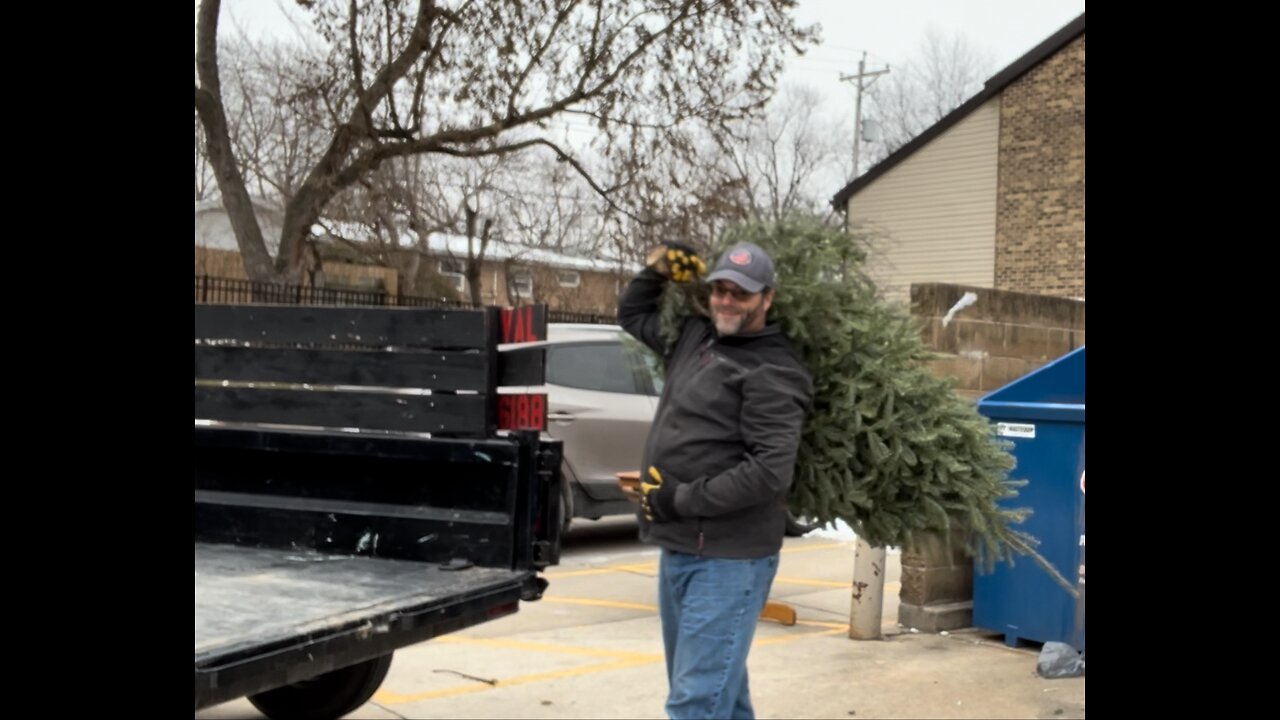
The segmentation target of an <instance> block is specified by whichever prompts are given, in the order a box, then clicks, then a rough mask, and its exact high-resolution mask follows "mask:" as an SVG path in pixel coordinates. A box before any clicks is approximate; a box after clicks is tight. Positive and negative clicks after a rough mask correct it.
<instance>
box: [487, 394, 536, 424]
mask: <svg viewBox="0 0 1280 720" xmlns="http://www.w3.org/2000/svg"><path fill="white" fill-rule="evenodd" d="M546 408H547V396H546V395H499V396H498V428H499V429H502V430H545V429H546V427H547V410H546Z"/></svg>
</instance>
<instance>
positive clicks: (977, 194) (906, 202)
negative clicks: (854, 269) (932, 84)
mask: <svg viewBox="0 0 1280 720" xmlns="http://www.w3.org/2000/svg"><path fill="white" fill-rule="evenodd" d="M999 134H1000V100H999V98H998V97H997V98H992V99H991V100H990V101H988V102H987V103H985V104H983V105H982V106H981V107H979V108H978V109H977V110H974V111H973V112H972V113H970V115H969V116H968V117H966V118H965V119H963V120H961V121H960V122H959V123H957V124H956V125H955V126H953V127H951V128H949V129H947V130H946V132H944V133H942V134H941V135H939V136H938V137H936V138H934V139H933V140H932V141H931V142H929V143H928V144H927V145H925V146H924V147H922V148H920V149H919V150H917V151H916V152H915V153H913V154H912V155H911V156H910V157H908V158H906V159H905V160H903V161H902V162H901V163H899V164H898V165H896V166H895V167H893V168H892V169H890V170H889V171H888V172H886V173H885V174H884V175H882V176H880V177H878V178H876V179H875V180H874V181H872V182H871V184H869V185H867V186H866V187H864V188H863V189H862V190H860V191H859V192H857V193H856V194H855V195H854V196H853V197H852V198H850V200H849V208H848V213H849V220H850V226H851V230H853V231H854V232H857V231H858V230H860V229H861V230H866V231H870V232H871V233H872V234H873V235H875V236H877V237H876V239H875V241H874V247H873V250H872V255H871V257H870V258H869V259H868V261H867V273H868V274H869V275H870V276H871V277H872V279H874V280H875V282H876V284H877V286H879V287H880V289H881V291H882V292H883V293H884V295H885V297H886V298H887V299H889V300H899V301H903V302H906V301H907V300H909V296H910V290H911V283H920V282H947V283H957V284H961V285H977V286H980V287H992V286H993V285H994V282H995V234H996V180H997V173H996V170H997V159H998V157H999V152H998V151H999Z"/></svg>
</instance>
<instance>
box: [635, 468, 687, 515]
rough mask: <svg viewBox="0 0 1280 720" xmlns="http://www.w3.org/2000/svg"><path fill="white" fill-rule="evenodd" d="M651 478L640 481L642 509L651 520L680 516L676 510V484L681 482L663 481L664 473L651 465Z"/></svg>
mask: <svg viewBox="0 0 1280 720" xmlns="http://www.w3.org/2000/svg"><path fill="white" fill-rule="evenodd" d="M649 479H651V480H652V481H653V482H649V481H647V480H644V479H642V480H641V482H640V509H641V510H642V511H643V512H644V517H645V519H646V520H648V521H649V522H668V521H670V520H675V519H676V518H677V517H679V514H678V513H677V512H676V485H678V484H679V483H676V482H669V483H665V484H664V483H663V482H662V473H660V472H658V468H656V467H654V466H652V465H650V466H649Z"/></svg>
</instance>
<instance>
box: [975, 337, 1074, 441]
mask: <svg viewBox="0 0 1280 720" xmlns="http://www.w3.org/2000/svg"><path fill="white" fill-rule="evenodd" d="M978 410H979V412H981V413H982V414H984V415H987V416H996V415H998V416H1000V417H1009V418H1022V417H1025V418H1027V419H1041V420H1076V421H1079V422H1084V348H1083V347H1081V348H1078V349H1076V350H1073V351H1071V352H1069V353H1067V354H1066V355H1063V356H1062V357H1060V358H1058V359H1057V360H1054V361H1053V362H1051V363H1049V364H1047V365H1045V366H1043V367H1040V368H1037V369H1036V370H1034V371H1032V372H1029V373H1027V374H1026V375H1023V376H1022V377H1020V378H1018V379H1017V380H1014V381H1013V382H1011V383H1009V384H1008V385H1005V386H1004V387H1002V388H999V389H998V390H992V391H991V392H989V393H987V394H986V395H984V396H982V397H981V398H979V399H978Z"/></svg>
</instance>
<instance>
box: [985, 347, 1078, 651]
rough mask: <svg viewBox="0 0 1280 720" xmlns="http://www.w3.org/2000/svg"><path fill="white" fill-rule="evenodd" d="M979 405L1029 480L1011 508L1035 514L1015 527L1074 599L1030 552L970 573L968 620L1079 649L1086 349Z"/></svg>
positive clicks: (1020, 475)
mask: <svg viewBox="0 0 1280 720" xmlns="http://www.w3.org/2000/svg"><path fill="white" fill-rule="evenodd" d="M978 411H979V412H980V413H982V414H983V415H985V416H986V417H988V418H990V419H991V420H993V421H994V422H995V423H996V427H997V434H998V435H1000V436H1001V437H1003V438H1005V439H1008V440H1010V441H1012V442H1013V455H1014V457H1015V458H1016V459H1017V462H1018V464H1017V467H1015V468H1014V471H1013V473H1012V477H1014V478H1017V479H1022V480H1027V481H1028V483H1027V485H1026V486H1024V487H1022V488H1021V489H1020V490H1019V493H1018V497H1016V498H1012V499H1010V500H1005V501H1004V502H1005V503H1007V504H1008V505H1009V506H1010V507H1029V508H1031V509H1032V510H1033V514H1032V516H1031V517H1030V518H1028V519H1027V521H1026V522H1025V523H1023V524H1022V525H1020V526H1019V529H1020V530H1025V531H1026V532H1028V533H1030V534H1031V535H1033V536H1035V537H1036V538H1038V539H1039V540H1040V545H1039V547H1038V548H1037V551H1038V552H1039V553H1040V554H1041V555H1042V556H1044V558H1045V559H1046V560H1048V561H1049V562H1050V563H1051V564H1052V565H1053V566H1054V567H1055V568H1057V569H1058V572H1060V573H1062V576H1063V577H1065V578H1067V580H1068V581H1070V582H1072V583H1074V585H1075V588H1076V590H1077V592H1078V593H1079V595H1080V599H1079V600H1078V601H1077V600H1076V599H1075V598H1073V597H1072V596H1071V594H1070V593H1068V592H1067V591H1066V589H1065V588H1063V587H1062V585H1060V584H1058V583H1057V582H1055V581H1054V580H1053V579H1052V578H1051V577H1050V575H1049V573H1048V572H1046V571H1045V570H1044V569H1043V568H1041V567H1039V566H1038V565H1036V563H1035V562H1033V561H1032V560H1031V559H1030V558H1027V557H1023V556H1018V557H1016V558H1015V561H1016V563H1017V564H1016V565H1015V566H1014V567H1009V566H1008V565H1007V564H1003V563H1002V564H1000V565H997V566H996V569H995V571H994V572H993V573H990V574H984V573H983V572H982V567H981V566H980V565H979V566H978V567H976V568H975V571H974V578H973V624H974V626H976V627H979V628H983V629H986V630H991V631H994V632H1000V633H1004V636H1005V643H1006V644H1007V645H1010V646H1016V645H1017V644H1018V641H1019V640H1031V641H1035V642H1042V643H1043V642H1049V641H1057V642H1063V643H1067V644H1068V645H1071V646H1072V647H1074V648H1075V649H1076V650H1080V651H1084V649H1085V647H1084V547H1085V546H1084V348H1083V347H1082V348H1080V349H1078V350H1074V351H1072V352H1070V353H1068V354H1066V355H1064V356H1062V357H1061V358H1058V359H1057V360H1055V361H1053V362H1051V363H1049V364H1048V365H1045V366H1044V367H1041V368H1039V369H1037V370H1035V371H1034V372H1031V373H1028V374H1027V375H1024V376H1022V377H1021V378H1018V379H1017V380H1014V381H1013V382H1011V383H1009V384H1008V385H1005V386H1004V387H1002V388H1000V389H999V390H995V391H992V392H991V393H989V394H987V395H985V396H983V397H982V398H981V399H979V400H978Z"/></svg>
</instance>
